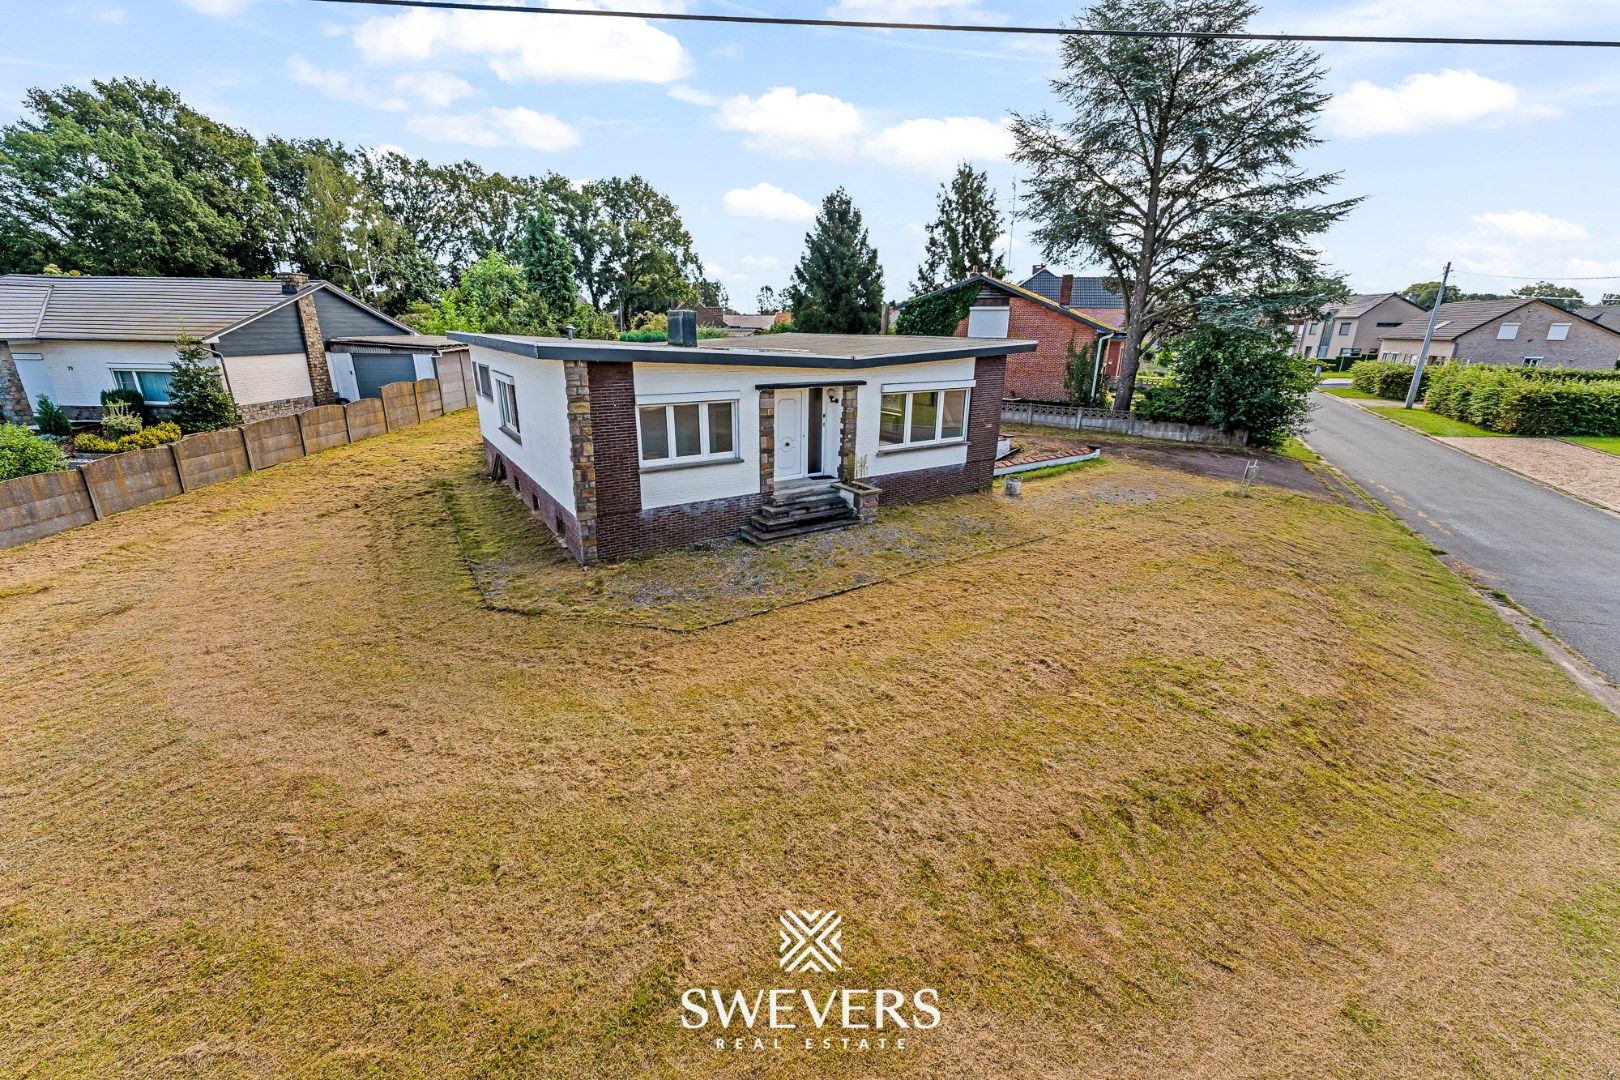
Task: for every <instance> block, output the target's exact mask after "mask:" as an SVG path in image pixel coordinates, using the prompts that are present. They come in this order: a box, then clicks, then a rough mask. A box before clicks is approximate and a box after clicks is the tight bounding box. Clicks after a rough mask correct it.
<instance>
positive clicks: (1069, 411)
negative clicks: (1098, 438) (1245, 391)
mask: <svg viewBox="0 0 1620 1080" xmlns="http://www.w3.org/2000/svg"><path fill="white" fill-rule="evenodd" d="M1001 420H1002V423H1007V424H1045V425H1046V426H1048V427H1061V428H1072V429H1073V430H1075V431H1108V432H1112V433H1113V434H1115V435H1137V436H1140V437H1141V438H1144V439H1166V440H1168V441H1170V442H1183V443H1197V444H1198V445H1200V446H1247V445H1248V443H1249V433H1248V432H1247V431H1222V430H1221V429H1220V428H1217V427H1209V426H1208V425H1206V424H1178V423H1174V422H1172V421H1168V420H1143V419H1141V418H1140V417H1138V416H1137V415H1136V414H1134V413H1117V412H1113V411H1111V410H1108V409H1082V408H1079V407H1078V406H1074V405H1043V404H1042V403H1040V402H1038V401H1006V402H1003V403H1002V405H1001Z"/></svg>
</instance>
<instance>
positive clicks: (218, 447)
mask: <svg viewBox="0 0 1620 1080" xmlns="http://www.w3.org/2000/svg"><path fill="white" fill-rule="evenodd" d="M174 461H175V464H176V465H178V466H179V467H180V486H181V487H183V488H184V489H185V490H186V491H196V490H197V489H198V488H200V487H203V486H205V485H207V484H217V483H219V482H220V481H221V480H231V479H234V478H235V477H238V476H241V475H242V474H243V473H245V472H247V471H248V455H247V443H246V442H245V441H244V440H243V439H242V429H241V428H234V427H233V428H220V429H219V430H218V431H204V432H200V433H198V434H196V435H187V436H186V437H185V438H183V439H181V440H180V441H179V442H177V443H175V444H174Z"/></svg>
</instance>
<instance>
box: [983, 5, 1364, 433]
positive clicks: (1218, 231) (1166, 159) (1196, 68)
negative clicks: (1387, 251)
mask: <svg viewBox="0 0 1620 1080" xmlns="http://www.w3.org/2000/svg"><path fill="white" fill-rule="evenodd" d="M1256 11H1257V8H1256V6H1255V5H1254V4H1253V3H1251V2H1249V0H1099V2H1098V3H1097V4H1095V5H1094V6H1093V7H1091V8H1090V9H1089V10H1088V11H1087V12H1086V13H1085V14H1084V15H1083V16H1081V18H1080V20H1079V22H1078V25H1079V26H1082V27H1085V28H1089V29H1094V30H1113V31H1130V30H1160V31H1176V30H1183V31H1185V30H1192V31H1202V32H1213V33H1235V32H1241V31H1243V30H1244V29H1245V28H1246V27H1247V25H1248V23H1249V21H1250V19H1251V18H1252V17H1253V16H1254V15H1255V13H1256ZM1062 58H1063V73H1062V75H1061V76H1060V77H1059V78H1058V79H1056V80H1055V81H1054V83H1053V89H1054V91H1055V92H1056V94H1057V96H1058V99H1059V101H1060V102H1061V103H1062V105H1063V107H1064V111H1065V113H1066V114H1067V115H1066V116H1065V117H1064V118H1063V119H1061V120H1054V119H1052V118H1051V117H1049V116H1047V115H1045V114H1042V115H1039V116H1033V117H1031V116H1015V117H1014V119H1013V136H1014V139H1015V142H1016V150H1015V152H1014V155H1013V156H1014V159H1015V160H1016V161H1018V162H1019V163H1020V164H1023V165H1025V166H1027V167H1028V168H1029V171H1030V173H1031V181H1030V191H1029V196H1028V199H1027V203H1026V209H1027V211H1028V216H1030V217H1032V218H1033V219H1034V220H1035V221H1036V223H1037V224H1036V228H1035V230H1034V238H1035V240H1036V242H1037V243H1038V244H1040V246H1041V247H1042V248H1043V249H1044V251H1045V253H1046V255H1047V257H1048V258H1051V259H1055V260H1061V261H1085V262H1092V263H1097V264H1101V266H1102V267H1103V268H1104V269H1105V270H1106V272H1107V274H1108V276H1110V277H1112V278H1115V279H1117V280H1118V281H1119V282H1121V284H1122V289H1123V294H1124V298H1125V322H1126V339H1125V347H1124V350H1123V355H1122V358H1121V364H1120V373H1119V392H1118V393H1117V394H1116V396H1115V400H1114V407H1115V408H1116V409H1120V410H1128V409H1129V408H1130V406H1131V398H1132V394H1133V392H1134V389H1135V382H1136V371H1137V367H1138V364H1139V362H1140V357H1141V351H1142V346H1143V343H1144V342H1151V341H1154V340H1156V339H1159V338H1162V337H1164V336H1167V335H1169V334H1172V333H1175V332H1177V331H1180V330H1184V329H1187V328H1189V327H1191V326H1192V325H1193V324H1194V322H1195V321H1196V317H1197V306H1198V302H1199V300H1200V299H1201V298H1203V297H1207V296H1210V295H1214V294H1219V293H1233V294H1244V293H1264V292H1268V291H1272V289H1273V287H1274V285H1275V283H1278V282H1286V281H1295V280H1300V279H1304V278H1307V277H1309V276H1311V275H1314V274H1316V273H1317V272H1318V271H1317V262H1318V253H1317V251H1316V250H1315V249H1314V248H1313V247H1312V245H1311V238H1312V237H1314V236H1315V235H1317V234H1318V233H1320V232H1322V231H1323V230H1324V229H1326V228H1327V227H1328V226H1330V225H1331V224H1333V222H1335V221H1337V220H1338V219H1339V218H1341V217H1343V216H1344V215H1345V214H1346V213H1348V212H1349V211H1350V209H1351V208H1352V207H1354V206H1355V205H1356V202H1357V200H1353V199H1352V200H1341V201H1326V200H1325V198H1324V196H1325V195H1326V193H1327V191H1328V190H1329V189H1330V188H1331V187H1333V185H1334V184H1335V183H1336V182H1337V180H1338V175H1337V174H1326V175H1312V174H1310V173H1307V172H1306V171H1304V170H1303V169H1302V168H1301V167H1300V166H1299V165H1298V164H1297V163H1296V160H1295V159H1296V157H1297V156H1298V155H1299V154H1300V153H1301V152H1302V151H1304V150H1307V149H1309V148H1310V147H1312V146H1314V145H1316V144H1317V143H1318V142H1319V141H1320V140H1319V139H1317V138H1316V136H1315V134H1314V124H1315V121H1316V119H1317V115H1318V114H1319V113H1320V112H1321V110H1322V107H1323V106H1324V105H1325V104H1326V102H1327V100H1328V98H1327V95H1326V94H1324V93H1322V91H1321V90H1320V83H1321V79H1322V74H1323V72H1322V68H1321V66H1320V63H1319V59H1318V57H1317V56H1316V54H1314V53H1312V52H1310V51H1309V50H1308V49H1306V48H1304V47H1303V46H1301V45H1299V44H1298V43H1296V42H1254V43H1233V42H1222V43H1220V44H1219V45H1214V44H1211V43H1209V42H1207V41H1197V40H1192V39H1188V38H1141V37H1094V36H1080V35H1071V36H1067V37H1065V38H1064V39H1063V42H1062Z"/></svg>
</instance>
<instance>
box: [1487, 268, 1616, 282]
mask: <svg viewBox="0 0 1620 1080" xmlns="http://www.w3.org/2000/svg"><path fill="white" fill-rule="evenodd" d="M1455 273H1457V274H1458V275H1460V276H1462V277H1477V278H1493V279H1495V280H1497V281H1532V280H1533V281H1550V282H1553V283H1554V284H1557V283H1558V282H1560V281H1620V274H1600V275H1598V276H1596V277H1560V276H1559V275H1557V274H1480V273H1476V272H1474V271H1473V270H1457V271H1455Z"/></svg>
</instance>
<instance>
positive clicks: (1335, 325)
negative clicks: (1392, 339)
mask: <svg viewBox="0 0 1620 1080" xmlns="http://www.w3.org/2000/svg"><path fill="white" fill-rule="evenodd" d="M1322 315H1323V317H1322V318H1320V319H1314V320H1303V319H1302V320H1301V321H1300V322H1299V323H1297V324H1296V325H1295V328H1294V351H1295V352H1296V353H1298V354H1299V355H1300V356H1314V357H1316V358H1317V359H1319V360H1325V359H1329V358H1333V359H1339V358H1341V357H1349V356H1377V355H1378V354H1379V353H1380V352H1381V351H1383V346H1382V344H1381V343H1380V342H1381V340H1382V338H1383V336H1384V335H1385V334H1387V333H1389V332H1391V331H1393V330H1396V329H1398V328H1399V327H1401V326H1403V325H1404V324H1406V323H1408V322H1411V321H1412V320H1414V319H1427V318H1428V317H1429V313H1428V312H1427V311H1426V310H1424V309H1423V308H1422V307H1419V306H1418V305H1417V304H1414V303H1413V302H1412V301H1410V300H1408V299H1407V298H1406V297H1404V296H1402V295H1401V294H1400V293H1392V292H1389V293H1367V294H1364V295H1361V296H1352V297H1350V298H1349V299H1347V300H1345V301H1344V302H1343V303H1341V304H1334V305H1333V306H1331V307H1329V308H1327V309H1325V310H1324V311H1323V312H1322ZM1419 340H1422V339H1421V338H1420V339H1419Z"/></svg>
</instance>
